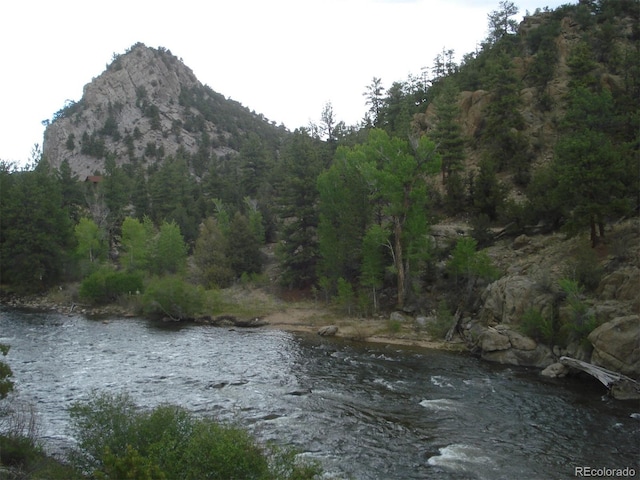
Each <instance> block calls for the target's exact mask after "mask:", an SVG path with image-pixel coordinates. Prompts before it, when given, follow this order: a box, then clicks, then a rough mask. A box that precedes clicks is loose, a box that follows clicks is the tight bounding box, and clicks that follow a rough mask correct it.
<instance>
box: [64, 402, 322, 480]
mask: <svg viewBox="0 0 640 480" xmlns="http://www.w3.org/2000/svg"><path fill="white" fill-rule="evenodd" d="M70 413H71V419H72V424H73V427H74V429H75V430H76V432H77V433H76V435H77V438H78V447H79V450H78V451H77V454H76V456H75V459H74V460H75V464H76V465H77V467H78V468H79V469H83V470H85V471H88V472H91V473H92V476H93V477H95V478H98V479H121V478H127V479H174V478H182V479H187V480H190V479H193V480H196V479H201V478H207V479H212V480H215V479H225V480H226V479H230V478H234V479H265V480H270V479H274V480H275V479H278V480H280V479H282V480H305V479H309V480H310V479H313V478H315V477H316V476H317V475H318V474H319V473H320V470H319V468H318V466H317V465H315V464H299V463H298V462H297V461H296V458H295V453H294V452H292V451H291V450H290V449H278V448H266V447H262V446H260V445H259V444H257V443H256V441H255V440H254V439H253V438H252V437H251V436H250V435H249V434H248V433H247V432H246V431H245V430H244V429H242V428H239V427H236V426H233V425H226V424H222V423H219V422H216V421H213V420H211V419H197V418H195V417H193V416H192V415H191V414H190V413H189V412H187V411H186V410H184V409H182V408H180V407H176V406H171V405H164V406H159V407H156V408H155V409H153V410H151V411H147V412H144V411H140V410H138V409H137V408H136V406H135V404H134V403H133V401H132V400H131V398H130V397H129V396H128V395H126V394H122V395H116V396H112V395H107V394H97V393H96V394H93V395H92V397H91V398H90V399H89V400H88V401H86V402H84V403H76V404H74V405H73V406H72V407H71V412H70Z"/></svg>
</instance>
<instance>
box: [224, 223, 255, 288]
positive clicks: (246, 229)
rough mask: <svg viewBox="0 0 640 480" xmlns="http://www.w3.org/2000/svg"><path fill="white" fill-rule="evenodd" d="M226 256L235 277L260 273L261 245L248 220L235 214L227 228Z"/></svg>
mask: <svg viewBox="0 0 640 480" xmlns="http://www.w3.org/2000/svg"><path fill="white" fill-rule="evenodd" d="M228 245H229V249H228V256H229V261H230V265H231V269H232V270H233V272H234V274H235V277H236V278H238V277H240V276H241V275H242V274H243V273H249V274H250V273H260V272H261V271H262V252H261V251H260V247H262V243H261V242H260V239H259V238H258V236H257V235H256V234H255V233H254V232H253V231H252V230H251V226H250V225H249V220H248V219H247V217H245V216H244V215H242V214H240V213H239V212H237V213H236V214H235V216H234V217H233V220H232V221H231V225H230V226H229V243H228Z"/></svg>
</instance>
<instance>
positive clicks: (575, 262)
mask: <svg viewBox="0 0 640 480" xmlns="http://www.w3.org/2000/svg"><path fill="white" fill-rule="evenodd" d="M565 273H566V277H567V278H568V279H571V280H574V281H576V282H577V283H578V285H580V287H582V288H584V289H585V290H587V291H594V290H595V289H596V288H598V285H599V284H600V280H601V279H602V275H603V274H604V270H603V268H602V266H600V261H599V259H598V255H597V253H596V252H595V251H594V249H592V248H589V246H588V245H586V244H581V245H579V247H578V248H577V250H576V251H575V253H574V254H573V256H572V258H571V259H570V260H569V261H568V262H567V267H566V270H565Z"/></svg>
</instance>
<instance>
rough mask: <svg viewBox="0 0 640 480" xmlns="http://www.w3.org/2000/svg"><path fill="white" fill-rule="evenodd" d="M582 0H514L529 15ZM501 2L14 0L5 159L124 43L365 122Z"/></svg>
mask: <svg viewBox="0 0 640 480" xmlns="http://www.w3.org/2000/svg"><path fill="white" fill-rule="evenodd" d="M576 1H577V0H520V1H518V0H513V3H515V4H516V5H517V6H518V7H519V9H520V13H519V14H518V16H517V17H515V18H516V19H517V20H518V21H520V20H521V19H522V16H523V15H524V14H525V13H526V11H527V10H528V11H529V12H530V13H533V12H534V11H535V9H536V8H538V7H540V8H543V7H545V6H548V7H550V8H552V9H553V8H556V7H558V6H559V5H562V4H567V3H576ZM498 3H499V1H498V0H495V1H493V0H224V1H221V0H181V1H173V2H168V1H166V0H110V1H109V2H100V5H99V6H98V3H97V2H92V1H87V0H57V1H52V0H8V1H3V2H2V5H1V6H0V51H1V52H2V57H1V58H2V73H1V74H0V160H6V161H15V162H17V163H18V164H25V163H26V162H27V160H29V157H30V152H31V150H32V147H33V145H34V144H36V143H38V144H40V145H42V138H43V132H44V127H43V126H42V124H41V122H42V120H44V119H47V118H51V117H52V115H53V114H54V113H55V112H56V111H57V110H59V109H60V108H62V107H63V106H64V103H65V101H66V100H67V99H69V100H73V101H78V100H80V98H81V97H82V89H83V87H84V85H85V84H87V83H89V82H91V80H92V78H94V77H97V76H98V75H100V74H101V73H102V72H103V71H104V69H105V67H106V65H107V64H109V63H110V62H111V59H112V57H113V54H114V53H124V52H125V51H126V50H127V48H129V47H130V46H131V45H133V44H134V43H136V42H142V43H144V44H146V45H147V46H149V47H154V48H157V47H159V46H162V47H165V48H167V49H169V50H171V52H172V53H173V54H174V55H176V56H177V57H179V58H182V59H183V61H184V63H185V64H186V65H187V66H188V67H189V68H191V69H192V70H193V72H194V74H195V75H196V77H197V78H198V79H199V80H200V81H201V82H202V83H204V84H207V85H209V86H210V87H211V88H212V89H213V90H215V91H216V92H218V93H221V94H223V95H224V96H226V97H229V98H232V99H233V100H236V101H238V102H240V103H242V104H243V105H244V106H246V107H248V108H250V109H251V110H255V111H256V112H257V113H262V114H264V115H265V116H266V117H267V118H269V119H270V120H273V121H275V122H277V123H278V124H280V123H284V124H285V125H286V126H287V128H289V129H290V130H293V129H295V128H296V127H300V126H307V125H308V124H309V122H310V121H313V122H318V120H319V117H320V112H321V111H322V107H323V105H324V104H325V103H327V102H331V103H332V105H333V111H334V114H335V116H336V118H337V119H338V120H342V121H344V122H345V123H347V124H348V125H353V124H356V123H358V122H359V121H360V120H361V119H362V118H363V116H364V114H365V111H366V107H365V104H364V101H365V99H364V97H363V95H362V93H363V92H364V91H365V87H366V86H367V85H369V84H370V83H371V80H372V78H373V77H374V76H375V77H379V78H381V79H382V83H383V85H384V86H385V87H389V86H390V85H391V84H392V83H393V82H394V81H399V82H402V81H405V80H406V79H407V78H408V76H409V74H413V75H419V74H420V73H421V69H422V68H423V67H427V68H429V69H430V68H431V66H432V65H433V60H434V58H435V57H436V55H438V53H440V52H442V49H443V48H446V49H454V50H455V54H456V61H459V60H460V58H461V57H462V56H463V55H464V54H466V53H469V52H472V51H474V50H475V48H476V44H477V43H479V42H481V41H482V40H483V39H484V38H485V37H486V36H487V14H488V13H489V12H491V11H493V10H497V9H498Z"/></svg>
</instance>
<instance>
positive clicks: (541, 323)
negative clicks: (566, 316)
mask: <svg viewBox="0 0 640 480" xmlns="http://www.w3.org/2000/svg"><path fill="white" fill-rule="evenodd" d="M520 330H521V331H522V333H523V334H525V335H527V336H528V337H531V338H533V339H534V340H536V341H538V342H542V343H544V344H545V345H549V346H552V345H555V344H556V341H557V340H558V334H559V332H558V328H557V325H555V322H554V319H553V318H549V317H547V316H545V315H543V314H542V313H541V312H539V311H538V310H534V309H529V310H527V311H526V312H524V314H523V315H522V320H521V323H520Z"/></svg>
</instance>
